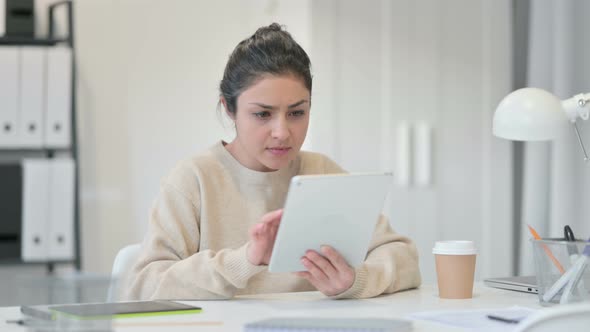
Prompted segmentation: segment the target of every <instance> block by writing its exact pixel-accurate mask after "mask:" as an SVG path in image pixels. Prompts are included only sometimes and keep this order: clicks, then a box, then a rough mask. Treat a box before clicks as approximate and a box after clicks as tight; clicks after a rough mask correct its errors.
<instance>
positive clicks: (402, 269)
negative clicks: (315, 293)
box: [333, 216, 421, 299]
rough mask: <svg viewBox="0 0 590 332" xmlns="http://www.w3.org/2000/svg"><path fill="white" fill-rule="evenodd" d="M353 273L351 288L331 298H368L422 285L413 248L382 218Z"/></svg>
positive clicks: (410, 242)
mask: <svg viewBox="0 0 590 332" xmlns="http://www.w3.org/2000/svg"><path fill="white" fill-rule="evenodd" d="M355 273H356V275H355V281H354V283H353V285H352V286H351V287H350V288H349V289H348V290H346V291H344V292H342V293H340V294H338V295H336V296H334V297H333V298H336V299H340V298H368V297H373V296H377V295H381V294H388V293H394V292H397V291H401V290H404V289H410V288H415V287H418V286H420V283H421V277H420V270H419V268H418V251H417V249H416V246H415V245H414V243H413V242H412V241H411V240H410V239H409V238H407V237H405V236H401V235H399V234H397V233H395V232H394V231H393V230H392V229H391V226H390V225H389V221H388V219H387V218H386V217H384V216H381V217H380V218H379V221H378V222H377V225H376V227H375V232H374V233H373V239H372V241H371V245H370V246H369V252H368V254H367V258H366V259H365V262H364V263H363V265H361V266H360V267H359V268H357V269H356V271H355Z"/></svg>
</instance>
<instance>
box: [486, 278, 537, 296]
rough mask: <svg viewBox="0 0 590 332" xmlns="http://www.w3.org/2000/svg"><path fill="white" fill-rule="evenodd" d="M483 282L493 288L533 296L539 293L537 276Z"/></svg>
mask: <svg viewBox="0 0 590 332" xmlns="http://www.w3.org/2000/svg"><path fill="white" fill-rule="evenodd" d="M483 282H484V284H485V285H486V286H489V287H493V288H500V289H507V290H513V291H518V292H525V293H531V294H537V293H539V289H538V288H537V277H536V276H519V277H503V278H488V279H485V280H484V281H483Z"/></svg>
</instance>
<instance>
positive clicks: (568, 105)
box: [561, 93, 590, 122]
mask: <svg viewBox="0 0 590 332" xmlns="http://www.w3.org/2000/svg"><path fill="white" fill-rule="evenodd" d="M561 106H562V107H563V109H564V111H565V113H566V115H567V118H568V119H569V120H570V122H576V120H577V119H578V118H581V119H582V120H588V118H590V93H580V94H577V95H575V96H573V97H571V98H569V99H565V100H562V101H561Z"/></svg>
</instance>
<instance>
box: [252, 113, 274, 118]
mask: <svg viewBox="0 0 590 332" xmlns="http://www.w3.org/2000/svg"><path fill="white" fill-rule="evenodd" d="M254 116H256V117H257V118H261V119H264V118H267V117H269V116H270V112H268V111H262V112H257V113H254Z"/></svg>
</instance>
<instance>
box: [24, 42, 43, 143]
mask: <svg viewBox="0 0 590 332" xmlns="http://www.w3.org/2000/svg"><path fill="white" fill-rule="evenodd" d="M45 53H46V50H45V48H42V47H22V48H21V50H20V60H21V61H20V84H19V87H20V93H19V100H20V103H19V104H20V112H19V115H20V116H19V124H18V137H19V139H18V141H19V142H18V145H19V146H20V147H23V148H41V147H42V146H43V105H44V100H45V93H44V86H45V84H44V81H45V77H44V72H45Z"/></svg>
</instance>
